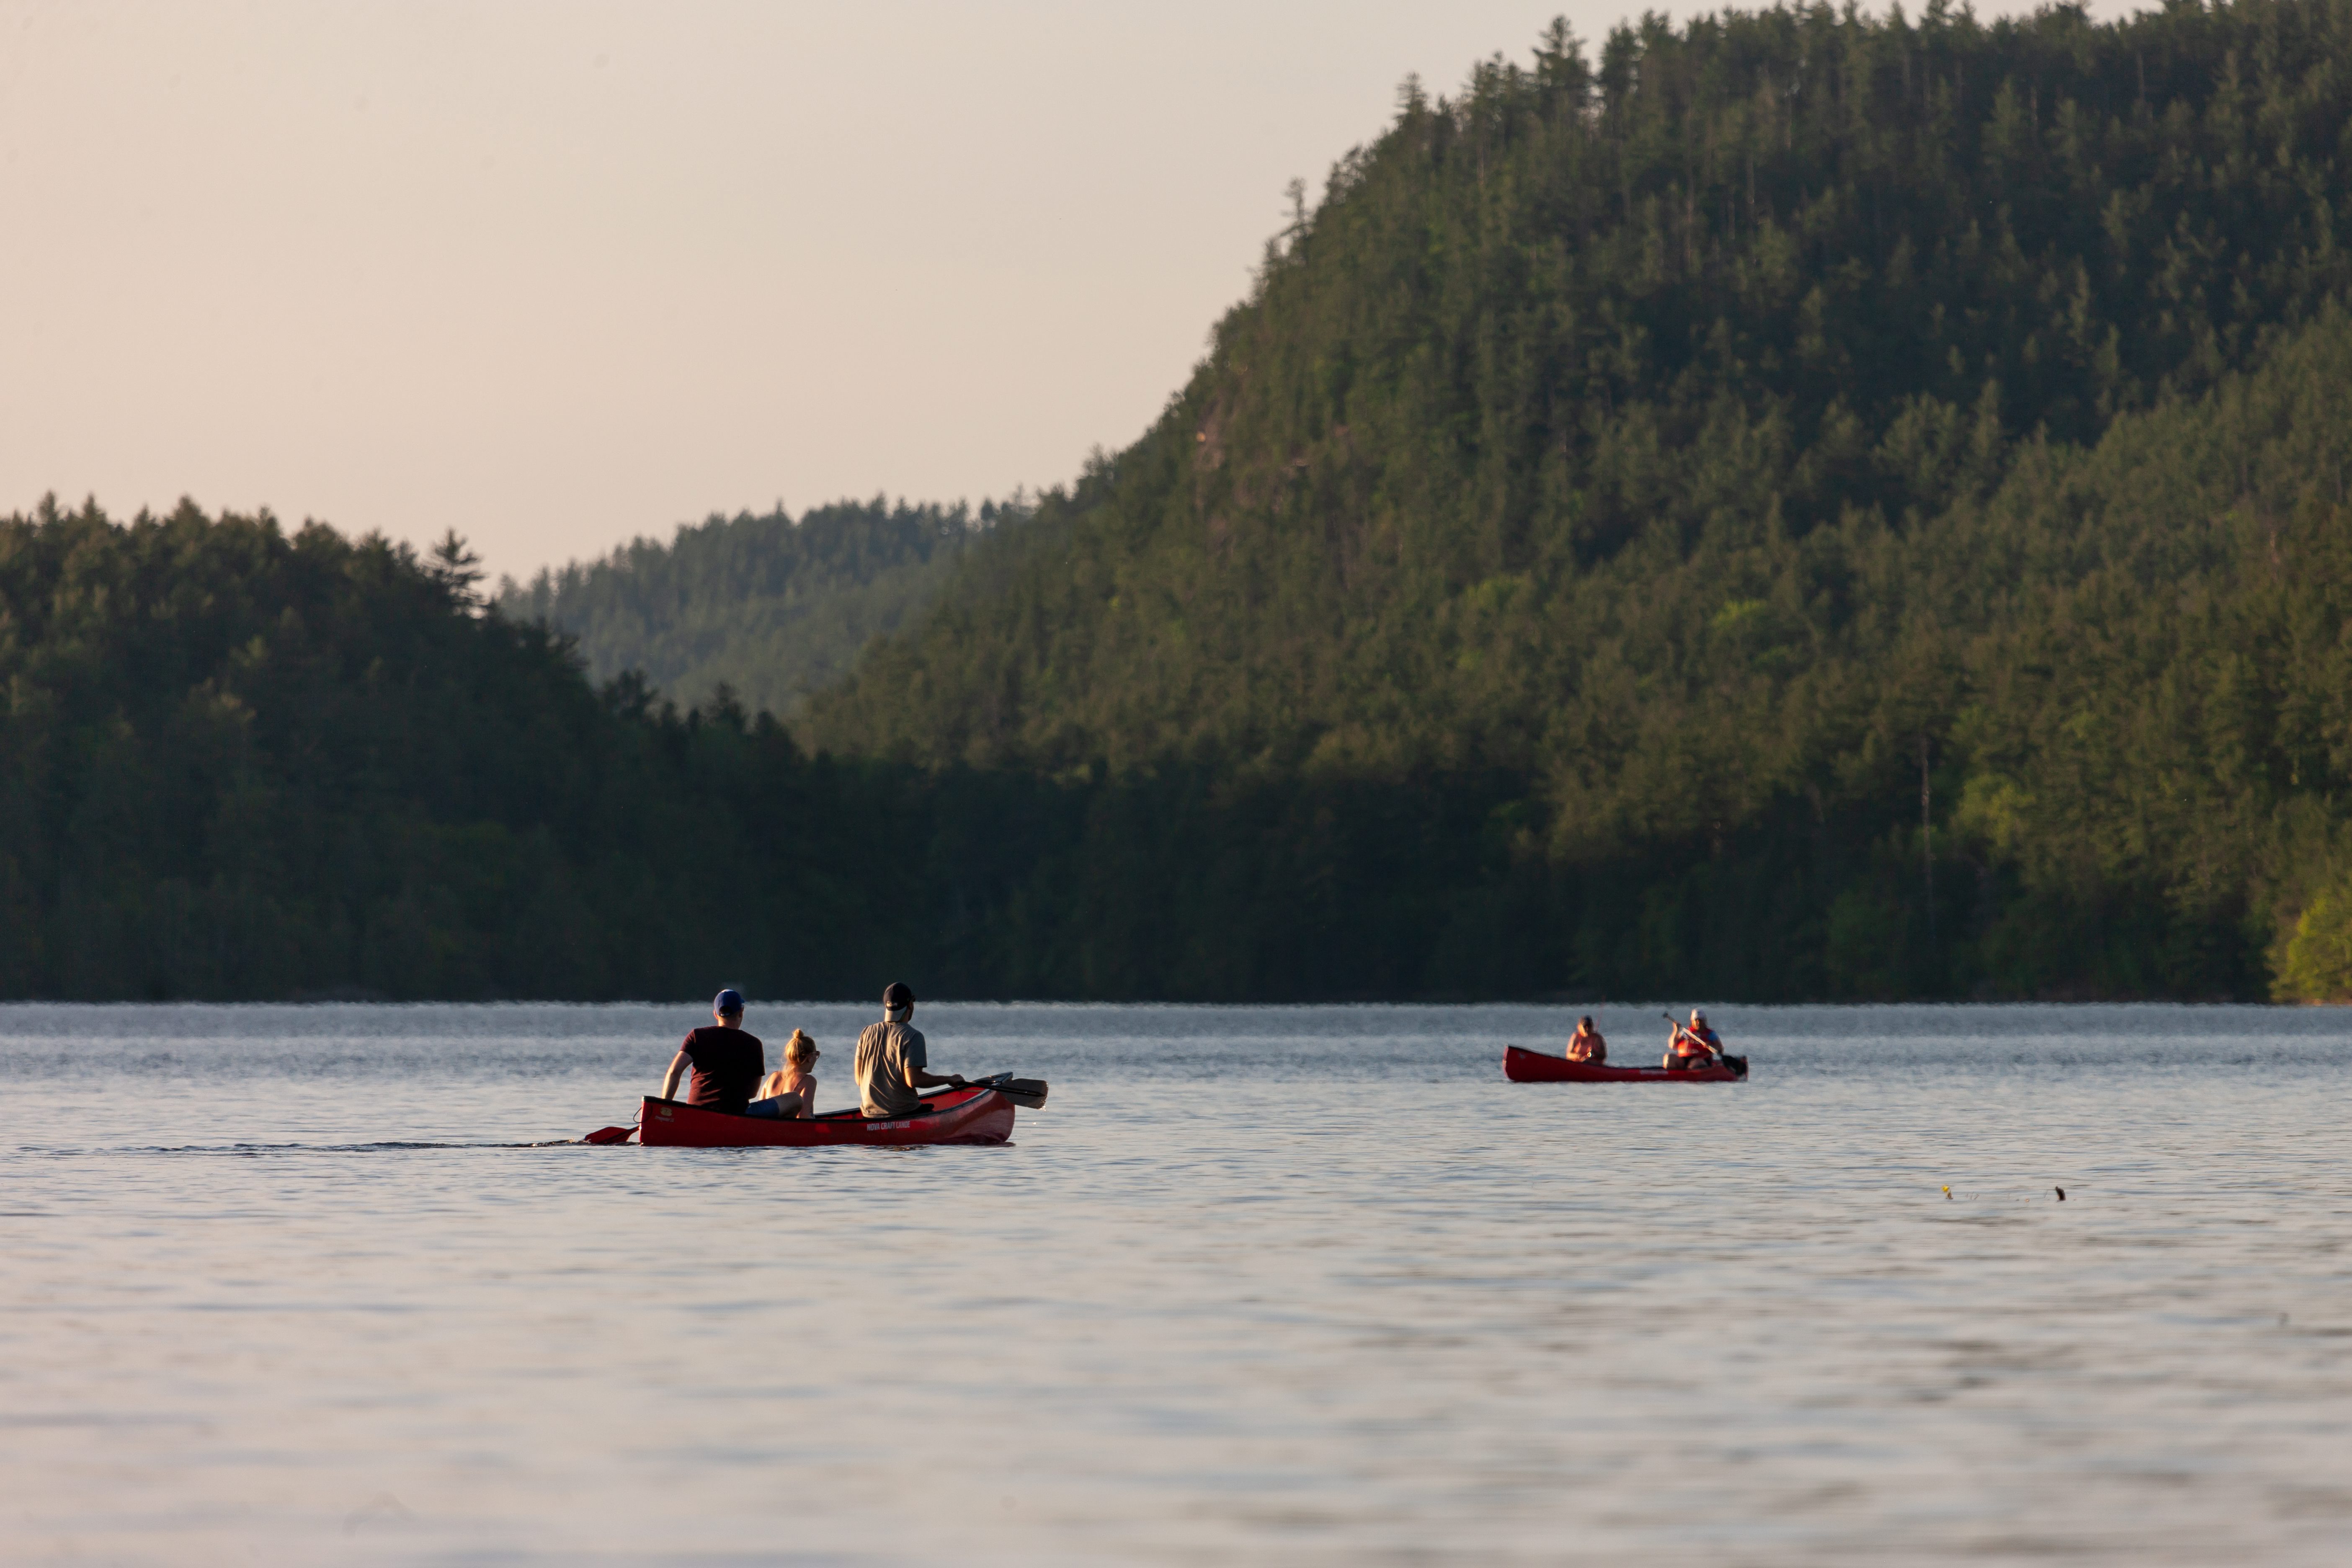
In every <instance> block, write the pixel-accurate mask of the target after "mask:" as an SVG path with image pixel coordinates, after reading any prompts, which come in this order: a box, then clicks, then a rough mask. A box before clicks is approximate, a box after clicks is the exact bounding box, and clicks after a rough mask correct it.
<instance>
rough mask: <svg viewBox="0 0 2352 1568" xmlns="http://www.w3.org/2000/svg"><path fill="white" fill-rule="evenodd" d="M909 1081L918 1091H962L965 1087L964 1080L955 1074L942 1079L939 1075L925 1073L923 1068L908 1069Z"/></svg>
mask: <svg viewBox="0 0 2352 1568" xmlns="http://www.w3.org/2000/svg"><path fill="white" fill-rule="evenodd" d="M907 1081H908V1083H910V1084H913V1085H914V1086H915V1087H916V1088H917V1089H961V1088H963V1087H964V1081H963V1079H961V1077H959V1076H957V1075H956V1074H954V1073H950V1074H948V1075H947V1076H946V1077H945V1078H941V1077H940V1075H939V1074H938V1073H935V1072H925V1071H924V1070H923V1069H922V1068H908V1069H907Z"/></svg>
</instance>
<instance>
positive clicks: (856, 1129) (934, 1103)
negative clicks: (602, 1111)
mask: <svg viewBox="0 0 2352 1568" xmlns="http://www.w3.org/2000/svg"><path fill="white" fill-rule="evenodd" d="M924 1103H925V1104H926V1105H928V1106H929V1107H930V1109H929V1110H926V1111H924V1112H923V1113H922V1114H921V1115H919V1116H902V1117H895V1118H892V1119H890V1120H888V1121H867V1120H866V1118H865V1117H864V1116H863V1115H861V1114H860V1113H858V1112H857V1111H855V1110H836V1111H835V1112H833V1113H832V1114H831V1115H829V1116H811V1117H805V1118H801V1119H797V1120H794V1121H770V1120H767V1119H764V1118H761V1117H757V1116H734V1115H730V1114H729V1113H728V1112H726V1111H724V1110H711V1109H709V1107H708V1106H701V1105H688V1104H686V1103H685V1102H683V1101H681V1100H656V1099H654V1098H652V1097H651V1096H647V1097H646V1104H645V1110H644V1111H643V1112H642V1114H641V1115H640V1117H639V1119H638V1121H637V1142H640V1143H643V1144H645V1145H646V1147H647V1148H650V1149H662V1148H669V1149H762V1148H768V1147H771V1146H776V1147H782V1148H786V1149H814V1148H821V1147H824V1146H825V1145H828V1144H834V1143H864V1144H870V1145H873V1146H876V1147H879V1148H887V1149H896V1148H904V1147H906V1146H907V1145H908V1144H910V1143H1002V1142H1004V1141H1005V1140H1006V1139H1007V1138H1010V1137H1011V1136H1013V1102H1012V1101H1011V1100H1007V1099H1005V1098H1004V1096H1003V1095H1001V1094H999V1093H997V1092H996V1091H995V1090H994V1089H977V1088H975V1089H950V1090H948V1091H947V1093H945V1094H941V1095H934V1096H933V1097H931V1098H930V1099H929V1100H926V1101H924Z"/></svg>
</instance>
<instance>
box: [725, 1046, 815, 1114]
mask: <svg viewBox="0 0 2352 1568" xmlns="http://www.w3.org/2000/svg"><path fill="white" fill-rule="evenodd" d="M823 1055H824V1052H822V1051H820V1050H818V1049H817V1048H816V1042H815V1041H814V1040H812V1039H810V1038H809V1037H808V1034H807V1031H805V1030H803V1029H794V1030H793V1037H792V1038H791V1039H789V1040H786V1041H785V1042H784V1065H783V1067H782V1068H781V1069H780V1070H778V1071H775V1072H772V1073H770V1074H769V1075H768V1076H767V1077H766V1078H765V1079H762V1080H761V1084H760V1098H759V1099H757V1100H753V1101H752V1102H751V1105H750V1106H749V1107H747V1108H746V1109H745V1111H744V1114H745V1115H747V1116H775V1117H782V1118H785V1119H787V1120H789V1119H791V1118H793V1117H796V1116H814V1114H816V1071H815V1068H816V1058H819V1057H820V1056H823Z"/></svg>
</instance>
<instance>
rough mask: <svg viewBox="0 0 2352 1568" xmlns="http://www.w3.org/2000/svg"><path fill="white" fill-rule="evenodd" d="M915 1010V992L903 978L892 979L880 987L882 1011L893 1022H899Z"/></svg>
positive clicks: (911, 1014)
mask: <svg viewBox="0 0 2352 1568" xmlns="http://www.w3.org/2000/svg"><path fill="white" fill-rule="evenodd" d="M914 1011H915V994H914V992H913V991H911V990H909V989H908V985H907V983H906V982H905V981H903V980H893V981H892V982H890V984H887V985H886V986H884V987H883V988H882V1013H883V1016H885V1017H887V1018H888V1019H889V1020H890V1021H891V1022H892V1023H894V1024H900V1023H904V1022H906V1020H907V1019H908V1017H910V1016H913V1014H914Z"/></svg>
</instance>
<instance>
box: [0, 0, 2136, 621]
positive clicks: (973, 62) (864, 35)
mask: <svg viewBox="0 0 2352 1568" xmlns="http://www.w3.org/2000/svg"><path fill="white" fill-rule="evenodd" d="M2027 8H2028V7H2025V6H2020V5H1993V6H1981V7H1979V14H1980V15H1991V14H1993V13H1995V12H2005V11H2016V10H2023V9H2027ZM2123 8H2124V7H2123V6H2122V5H2117V4H2112V3H2111V4H2107V5H2101V6H2099V7H2098V10H2099V11H2100V13H2101V14H2103V15H2105V14H2111V13H2113V12H2115V11H2116V10H2120V9H2123ZM1563 10H1565V12H1566V14H1567V16H1568V17H1569V19H1570V23H1571V25H1573V26H1575V27H1576V28H1577V30H1578V31H1579V32H1580V33H1581V34H1583V35H1584V36H1585V37H1588V38H1597V37H1599V36H1600V35H1601V34H1602V33H1603V32H1605V30H1606V29H1607V27H1608V26H1609V25H1610V24H1611V23H1612V21H1614V20H1615V19H1616V18H1617V17H1618V16H1621V15H1622V14H1624V11H1625V7H1623V6H1622V5H1592V4H1578V5H1567V6H1564V7H1563V6H1562V5H1559V4H1558V0H1550V3H1524V0H1420V3H1417V4H1401V3H1394V0H1348V3H1341V0H1250V3H1245V4H1244V3H1228V0H1182V3H1181V4H1174V5H1171V4H1165V3H1162V4H1154V5H1141V4H1125V3H1120V4H1110V3H1101V0H1098V3H1096V4H1087V5H1078V4H1050V3H1045V0H1003V3H998V4H945V3H929V4H925V3H919V0H859V3H856V4H842V5H792V4H785V3H781V0H778V3H771V4H765V5H746V4H717V3H713V4H692V3H683V0H665V3H663V4H660V5H650V4H648V5H599V4H587V3H583V0H562V3H560V4H539V3H512V0H509V3H490V0H476V3H474V4H465V5H442V4H402V5H393V4H380V5H363V4H319V3H316V0H312V3H308V4H299V5H281V4H216V5H211V4H172V5H108V4H102V3H96V0H77V3H73V4H59V5H37V4H25V3H23V0H0V225H5V237H0V350H5V360H0V513H5V512H7V511H13V510H20V509H23V508H26V507H29V506H31V505H32V504H33V503H34V502H35V501H37V500H38V499H39V498H40V496H41V495H42V494H43V492H45V491H48V490H55V491H57V492H58V494H59V495H60V496H61V497H63V498H65V499H66V500H70V501H79V500H80V498H81V497H83V496H84V495H89V494H94V495H96V496H97V498H98V500H99V501H100V504H101V505H103V506H105V507H106V508H107V509H108V510H110V511H112V512H115V513H117V514H118V515H128V514H130V513H131V512H134V511H136V510H138V509H139V508H140V507H142V506H150V507H154V508H157V509H162V508H164V507H168V506H170V505H171V504H172V503H173V501H175V500H177V499H178V498H179V497H180V496H182V495H190V496H193V497H194V498H195V499H196V500H197V501H199V502H200V503H202V504H203V505H204V506H205V507H206V508H207V509H208V510H211V509H217V508H221V507H229V508H234V509H237V510H250V509H253V508H257V507H262V506H267V507H268V508H270V509H272V510H275V511H276V512H278V515H279V516H281V517H283V518H285V519H286V520H287V521H289V522H293V521H300V520H301V519H302V518H304V517H318V518H321V519H324V520H326V521H330V522H332V523H334V524H336V525H337V526H338V527H341V528H343V529H346V530H349V531H362V530H366V529H381V530H383V531H385V532H387V533H390V534H392V535H394V536H395V537H399V538H405V539H412V540H419V541H422V540H425V539H427V538H433V537H437V536H438V535H439V534H440V532H441V531H442V530H444V529H445V528H449V527H453V526H454V527H455V528H457V530H458V531H460V532H461V533H464V534H466V535H467V536H468V537H469V538H471V539H472V540H473V541H474V542H475V543H476V544H477V546H478V548H480V549H481V551H482V552H483V554H484V555H485V557H486V558H487V561H488V564H489V565H490V566H491V567H492V568H493V569H495V570H499V571H506V572H513V573H516V574H523V573H526V572H528V571H530V569H532V568H534V567H536V566H538V565H541V564H542V563H548V562H560V561H562V560H565V559H569V558H572V557H575V556H583V555H589V554H593V553H597V552H602V551H604V550H605V549H607V548H609V547H610V546H612V545H613V544H614V543H616V542H620V541H622V540H625V539H627V538H630V537H632V536H634V535H636V534H639V533H652V534H656V535H659V536H664V537H666V536H667V534H668V532H669V531H670V529H671V527H672V526H673V525H674V524H676V523H677V522H679V521H688V520H698V519H699V518H701V517H702V516H703V515H704V514H706V513H708V512H710V511H713V510H723V511H732V510H737V509H739V508H744V507H751V508H757V509H764V508H766V507H767V506H770V505H772V503H774V502H775V501H777V500H782V501H784V503H785V504H786V505H788V506H790V507H792V508H793V509H794V510H799V509H801V508H803V507H805V506H808V505H811V504H813V503H815V502H818V501H823V500H830V499H833V498H835V497H836V496H841V495H858V496H864V495H870V494H873V493H874V492H876V491H877V490H878V491H887V492H889V493H890V494H892V495H905V496H908V497H909V498H915V499H930V498H938V499H942V500H953V499H955V498H957V497H968V498H970V499H971V500H974V501H978V500H981V499H982V498H983V497H988V496H995V495H1002V494H1003V493H1006V492H1008V491H1010V490H1011V489H1013V487H1014V486H1015V485H1018V484H1028V485H1030V486H1033V487H1035V486H1040V485H1047V484H1053V483H1056V482H1059V481H1062V480H1065V479H1068V478H1070V477H1071V476H1072V475H1073V474H1074V473H1075V471H1076V468H1077V466H1078V464H1079V463H1080V461H1081V460H1082V459H1083V458H1084V457H1085V455H1086V453H1087V449H1088V448H1089V447H1093V446H1095V445H1096V444H1097V443H1100V444H1101V445H1103V446H1105V447H1113V448H1116V447H1120V446H1123V445H1125V444H1126V443H1128V442H1129V441H1131V440H1133V439H1134V438H1135V437H1137V436H1138V435H1139V434H1140V433H1141V432H1142V430H1143V429H1144V427H1145V426H1147V425H1149V424H1150V421H1151V419H1152V418H1153V417H1154V416H1156V415H1157V414H1158V413H1159V411H1160V408H1161V406H1162V405H1164V404H1165V402H1166V401H1167V399H1168V397H1169V395H1171V393H1173V392H1174V391H1175V390H1176V389H1177V388H1178V387H1179V386H1180V385H1181V384H1182V382H1183V380H1184V377H1185V375H1186V374H1187V373H1188V372H1189V371H1190V369H1191V368H1192V364H1193V363H1195V362H1196V361H1197V360H1198V359H1199V358H1200V356H1201V353H1202V347H1203V344H1204V342H1205V338H1206V333H1207V331H1208V328H1209V326H1210V324H1211V323H1212V322H1213V321H1214V320H1215V319H1216V317H1217V316H1218V314H1219V313H1220V312H1222V311H1223V310H1224V309H1225V308H1226V307H1227V306H1228V305H1230V304H1231V303H1233V302H1234V300H1236V299H1238V298H1239V297H1240V296H1241V295H1242V294H1243V293H1244V290H1245V289H1246V288H1247V286H1248V277H1249V269H1250V268H1251V266H1252V265H1253V264H1254V263H1255V261H1256V259H1257V258H1258V255H1259V253H1260V250H1261V247H1263V245H1264V242H1265V237H1266V236H1267V235H1269V234H1271V233H1272V232H1273V231H1274V230H1275V229H1276V227H1277V226H1279V225H1280V223H1281V221H1282V214H1283V205H1284V204H1283V196H1282V191H1283V187H1284V185H1285V184H1286V182H1288V181H1289V179H1290V178H1291V177H1292V176H1293V175H1300V176H1304V177H1305V178H1307V181H1308V182H1309V184H1310V185H1312V186H1315V187H1316V188H1318V189H1319V188H1320V185H1321V182H1322V178H1323V175H1324V174H1325V172H1326V171H1327V170H1328V167H1329V166H1330V164H1331V163H1332V161H1333V160H1334V159H1336V158H1338V157H1339V155H1341V154H1342V153H1345V152H1346V151H1347V150H1348V149H1349V147H1350V146H1353V145H1355V144H1357V143H1360V142H1368V141H1370V140H1371V139H1372V138H1373V137H1374V136H1376V135H1378V134H1379V132H1380V131H1381V128H1382V126H1383V125H1384V123H1385V122H1386V121H1387V118H1388V116H1389V114H1390V112H1391V108H1392V105H1393V103H1394V100H1395V94H1396V88H1397V84H1398V82H1399V81H1400V80H1401V79H1402V78H1403V77H1404V76H1405V74H1406V73H1407V72H1412V71H1417V72H1419V73H1420V74H1421V75H1422V77H1423V79H1424V80H1425V81H1426V82H1427V83H1428V84H1429V85H1430V87H1431V88H1432V89H1433V90H1442V91H1446V92H1451V91H1452V90H1453V89H1454V86H1455V85H1456V84H1457V83H1458V82H1459V81H1460V80H1461V79H1463V77H1464V76H1465V74H1466V72H1467V71H1468V69H1469V67H1470V65H1471V63H1472V62H1473V61H1474V60H1475V59H1476V58H1480V57H1481V56H1485V55H1490V54H1493V53H1495V52H1496V51H1498V50H1499V51H1502V52H1505V53H1507V54H1508V55H1510V56H1511V57H1513V58H1525V57H1526V55H1527V52H1528V49H1529V47H1531V46H1532V44H1533V42H1534V40H1535V38H1536V36H1537V34H1538V31H1539V30H1540V29H1541V27H1542V26H1543V25H1544V24H1545V23H1546V22H1547V21H1548V20H1549V18H1550V17H1551V16H1553V15H1555V14H1557V13H1559V12H1561V11H1563Z"/></svg>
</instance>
